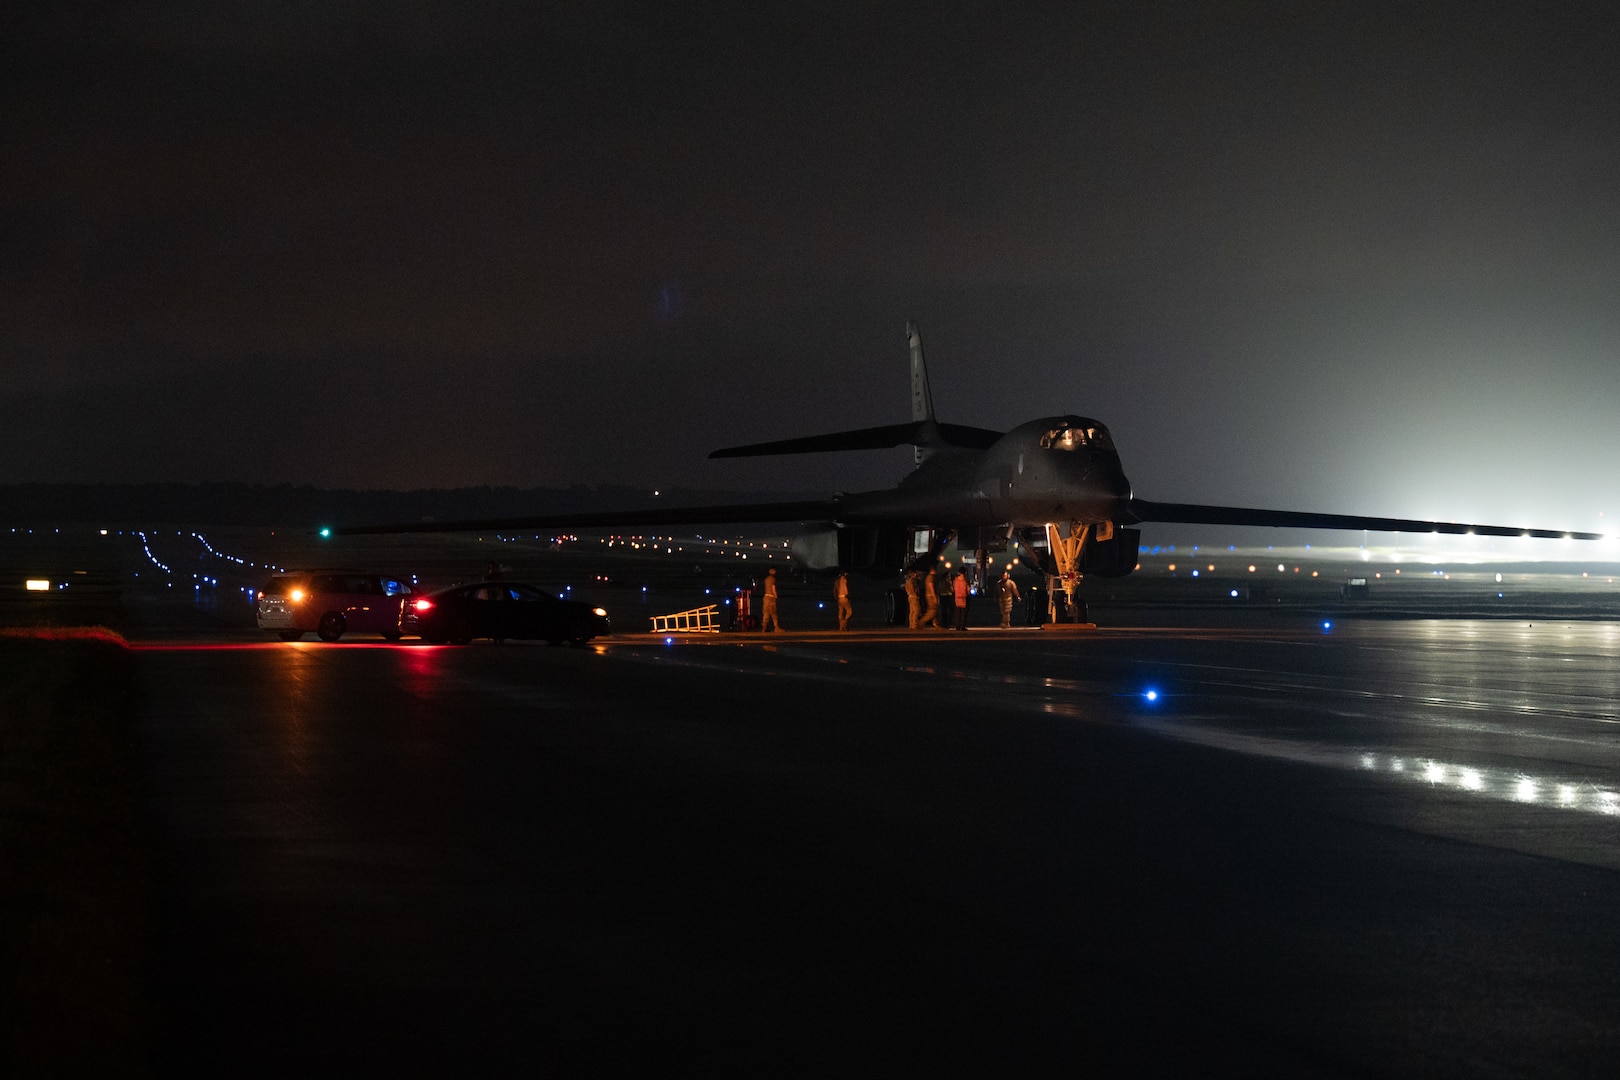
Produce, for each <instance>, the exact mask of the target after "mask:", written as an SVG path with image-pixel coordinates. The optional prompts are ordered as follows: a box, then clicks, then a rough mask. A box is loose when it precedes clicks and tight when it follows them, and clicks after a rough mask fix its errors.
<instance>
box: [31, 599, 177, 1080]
mask: <svg viewBox="0 0 1620 1080" xmlns="http://www.w3.org/2000/svg"><path fill="white" fill-rule="evenodd" d="M135 703H136V679H135V671H134V657H133V655H132V654H131V653H130V651H129V648H128V646H127V645H126V644H125V642H124V640H123V639H122V638H121V637H119V636H118V635H117V634H115V633H113V632H112V631H109V630H105V629H102V628H99V627H92V628H61V627H50V628H41V629H38V630H14V629H8V630H0V1075H14V1076H50V1075H87V1074H96V1075H119V1076H130V1075H144V1074H146V1073H147V1072H148V1069H149V1046H148V1042H147V1040H148V1031H149V1023H148V1019H149V1018H148V1014H147V1010H148V1005H147V986H148V958H149V949H150V922H151V891H152V890H151V880H152V878H151V860H150V857H149V853H148V849H147V843H146V841H147V836H146V829H145V827H144V825H143V822H142V817H141V791H140V770H139V762H138V748H137V745H136V738H135Z"/></svg>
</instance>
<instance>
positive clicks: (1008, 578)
mask: <svg viewBox="0 0 1620 1080" xmlns="http://www.w3.org/2000/svg"><path fill="white" fill-rule="evenodd" d="M1019 599H1022V597H1020V596H1019V595H1018V582H1016V581H1014V580H1013V578H1012V571H1010V570H1003V571H1002V572H1001V580H1000V581H998V582H996V601H997V603H999V604H1000V605H1001V628H1002V629H1003V630H1006V629H1008V628H1009V627H1011V626H1012V606H1013V601H1014V600H1019Z"/></svg>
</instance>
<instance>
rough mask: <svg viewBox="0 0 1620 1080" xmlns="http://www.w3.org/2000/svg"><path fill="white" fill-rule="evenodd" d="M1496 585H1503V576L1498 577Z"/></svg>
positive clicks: (1498, 575)
mask: <svg viewBox="0 0 1620 1080" xmlns="http://www.w3.org/2000/svg"><path fill="white" fill-rule="evenodd" d="M1496 583H1497V584H1498V585H1500V584H1502V575H1501V574H1497V575H1496Z"/></svg>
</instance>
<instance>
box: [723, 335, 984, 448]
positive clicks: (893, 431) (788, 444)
mask: <svg viewBox="0 0 1620 1080" xmlns="http://www.w3.org/2000/svg"><path fill="white" fill-rule="evenodd" d="M906 343H907V344H908V345H909V346H910V347H911V422H910V423H908V424H886V425H884V426H883V427H874V428H861V429H860V430H859V431H838V432H834V433H833V434H831V435H811V436H808V437H806V438H802V439H781V440H778V441H776V442H768V443H752V444H750V445H748V446H728V447H726V448H725V449H723V450H716V451H714V452H713V453H712V454H710V455H709V456H710V457H712V458H728V457H757V456H760V455H764V454H814V453H821V452H824V451H828V450H880V449H883V448H884V447H889V446H905V445H907V444H910V445H912V446H914V447H916V448H917V453H916V463H917V464H918V465H921V464H922V463H923V462H924V461H925V460H926V459H927V458H928V455H929V454H931V453H933V452H934V451H935V450H940V449H945V448H963V449H969V450H986V449H989V448H990V447H991V446H993V445H994V444H995V442H996V440H997V439H1000V438H1001V436H1002V434H1003V432H1000V431H991V430H990V429H988V428H976V427H969V426H968V425H966V424H941V423H940V422H939V421H938V420H935V419H934V396H933V394H932V393H931V392H930V391H929V389H928V365H927V364H926V363H925V362H924V361H923V349H922V335H921V334H919V333H918V332H917V324H916V323H909V322H908V323H906Z"/></svg>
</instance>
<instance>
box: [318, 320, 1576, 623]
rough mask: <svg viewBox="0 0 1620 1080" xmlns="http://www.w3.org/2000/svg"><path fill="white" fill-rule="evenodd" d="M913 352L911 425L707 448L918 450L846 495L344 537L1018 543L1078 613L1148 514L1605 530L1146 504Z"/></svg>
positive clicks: (897, 556)
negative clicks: (901, 469)
mask: <svg viewBox="0 0 1620 1080" xmlns="http://www.w3.org/2000/svg"><path fill="white" fill-rule="evenodd" d="M906 340H907V344H908V345H909V347H910V353H911V420H910V422H909V423H902V424H892V425H886V426H882V427H873V428H863V429H860V430H857V431H841V432H835V433H833V434H828V435H814V436H809V437H805V438H795V439H785V440H781V441H777V442H767V443H755V444H752V445H748V446H735V447H730V448H728V449H724V450H716V451H715V452H714V453H712V454H710V455H709V456H710V457H712V458H722V457H745V456H755V455H765V454H804V453H821V452H825V451H833V450H875V449H885V448H889V447H895V446H902V445H907V444H909V445H911V446H913V447H915V448H916V455H915V464H914V468H913V470H912V471H911V472H910V473H909V474H908V475H907V476H906V477H905V478H904V479H902V480H901V481H900V482H899V484H897V485H896V486H895V487H893V488H888V489H884V490H879V491H862V492H852V493H847V494H837V495H833V496H831V497H830V498H827V499H824V500H819V501H802V502H775V503H753V504H741V505H732V506H694V507H676V508H669V509H664V508H656V509H647V510H634V511H609V512H602V513H587V514H572V515H552V516H543V517H524V518H501V519H488V520H481V521H460V522H424V523H419V524H411V525H368V526H355V527H349V528H342V529H334V530H332V531H333V533H334V534H350V535H353V534H360V533H394V532H444V531H464V530H475V529H476V530H484V531H495V530H524V529H575V528H618V527H626V526H642V525H708V524H725V523H735V524H744V523H768V522H796V523H800V526H801V529H800V532H799V533H798V535H797V537H796V539H795V540H794V541H793V542H792V551H793V554H794V557H795V558H796V559H798V560H799V562H800V563H801V564H802V565H804V566H806V567H807V568H809V569H811V570H824V571H834V570H852V571H864V572H868V573H874V574H881V575H887V574H892V573H894V572H897V571H901V570H909V569H917V568H923V567H928V566H932V565H933V564H934V563H935V562H936V561H938V559H939V558H940V556H941V555H942V553H943V552H944V551H945V548H946V547H947V545H949V544H950V543H951V542H952V541H953V540H954V541H956V542H957V543H958V544H959V546H960V547H962V548H963V549H964V550H965V549H969V548H971V549H973V550H976V551H983V552H990V551H1004V550H1006V549H1007V546H1008V545H1009V544H1017V545H1018V546H1019V547H1020V548H1021V549H1022V550H1023V552H1024V553H1025V555H1026V556H1027V558H1028V560H1029V561H1030V562H1031V563H1033V564H1034V565H1035V566H1036V567H1038V568H1039V569H1040V570H1041V571H1042V572H1043V573H1045V574H1046V575H1047V579H1048V585H1049V594H1050V595H1051V596H1053V597H1054V600H1055V597H1056V595H1057V593H1058V592H1062V593H1063V595H1064V598H1065V601H1066V606H1067V607H1068V609H1069V610H1071V611H1072V610H1073V606H1074V591H1075V588H1076V587H1077V586H1078V585H1079V583H1080V581H1081V579H1082V578H1083V577H1084V576H1085V575H1087V574H1092V575H1095V576H1098V577H1105V578H1106V577H1123V576H1124V575H1126V574H1129V573H1131V571H1133V570H1135V569H1136V567H1137V549H1138V544H1139V542H1140V538H1141V530H1140V529H1138V528H1136V526H1138V525H1141V524H1143V523H1147V522H1163V523H1181V524H1198V525H1269V526H1282V527H1289V528H1306V529H1350V530H1369V531H1374V532H1412V533H1449V534H1457V535H1465V534H1474V535H1479V536H1526V537H1540V538H1551V539H1559V538H1571V539H1578V540H1597V539H1601V538H1602V537H1601V534H1599V533H1587V532H1566V531H1561V530H1553V529H1532V528H1522V527H1517V526H1502V525H1473V524H1461V523H1457V522H1446V521H1421V520H1415V519H1407V518H1385V517H1364V516H1361V515H1356V514H1317V513H1302V512H1299V511H1292V510H1260V509H1252V508H1247V507H1236V506H1208V505H1201V504H1196V503H1163V502H1150V501H1148V500H1146V499H1138V498H1136V497H1135V495H1134V494H1133V493H1132V491H1131V484H1130V481H1129V480H1127V479H1126V477H1125V469H1124V466H1123V465H1122V464H1121V462H1120V458H1119V452H1118V451H1117V450H1116V449H1115V447H1114V440H1113V437H1112V436H1111V435H1110V434H1109V432H1108V428H1107V427H1106V426H1104V425H1103V424H1102V423H1100V422H1099V421H1097V420H1093V419H1090V418H1089V417H1084V416H1075V415H1064V416H1047V417H1042V418H1040V419H1037V420H1030V421H1028V422H1027V423H1023V424H1020V425H1018V426H1017V427H1015V428H1013V429H1012V430H1011V431H1007V432H1000V431H991V430H988V429H985V428H977V427H967V426H964V425H961V424H948V423H942V422H940V421H939V420H938V419H936V417H935V416H934V403H933V397H932V395H931V393H930V391H929V386H928V369H927V365H926V364H925V362H924V359H923V349H922V339H921V336H920V335H919V334H918V332H917V328H916V326H915V325H914V324H907V326H906Z"/></svg>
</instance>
